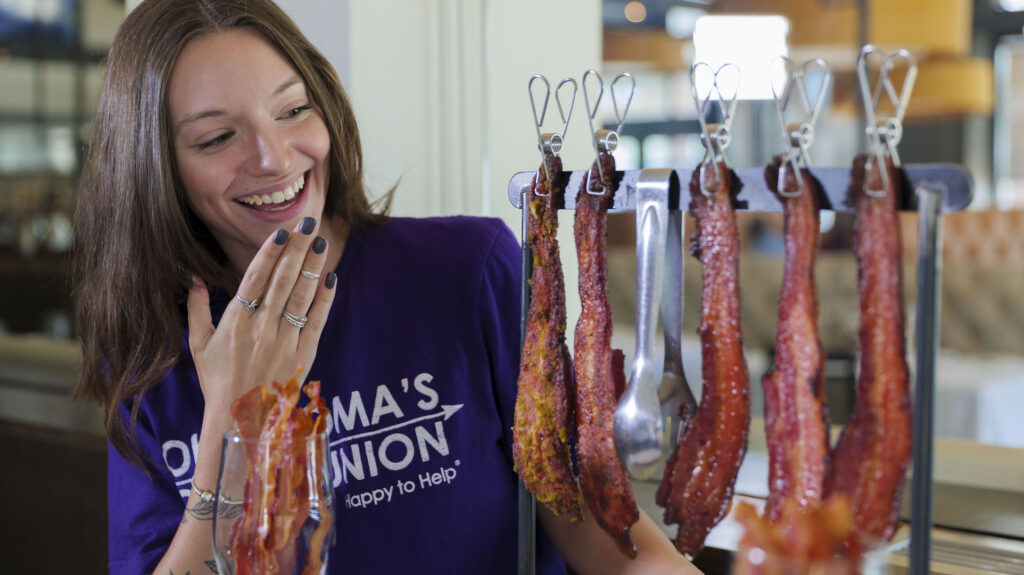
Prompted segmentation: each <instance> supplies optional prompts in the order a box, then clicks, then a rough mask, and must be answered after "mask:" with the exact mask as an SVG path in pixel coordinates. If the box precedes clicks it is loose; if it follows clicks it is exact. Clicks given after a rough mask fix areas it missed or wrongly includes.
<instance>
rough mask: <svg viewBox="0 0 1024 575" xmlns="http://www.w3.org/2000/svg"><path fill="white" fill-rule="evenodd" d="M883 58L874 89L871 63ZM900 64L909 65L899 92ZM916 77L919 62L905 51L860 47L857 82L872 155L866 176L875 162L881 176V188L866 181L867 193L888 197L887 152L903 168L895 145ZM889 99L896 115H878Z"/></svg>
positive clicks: (869, 45)
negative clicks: (896, 74)
mask: <svg viewBox="0 0 1024 575" xmlns="http://www.w3.org/2000/svg"><path fill="white" fill-rule="evenodd" d="M872 56H874V58H872ZM879 58H881V65H880V66H879V70H878V82H877V83H876V84H875V86H874V87H872V86H871V80H870V78H869V76H868V64H869V60H871V59H874V60H877V59H879ZM900 63H905V64H906V69H907V72H906V75H905V76H904V77H903V85H902V86H901V87H900V89H899V90H897V89H896V86H895V85H894V84H893V71H894V70H896V69H897V67H898V65H899V64H900ZM916 77H917V60H915V59H914V56H913V55H911V54H910V52H908V51H906V50H898V51H896V52H893V53H892V54H889V53H887V52H885V51H884V50H882V49H881V48H879V47H877V46H873V45H871V44H868V45H867V46H864V47H863V48H861V51H860V54H859V55H858V56H857V81H858V84H860V93H861V98H862V100H863V101H864V113H865V117H866V119H867V126H866V127H865V133H866V134H867V135H868V138H869V139H870V146H871V155H872V156H873V157H869V158H868V160H867V162H866V163H865V165H864V169H865V173H868V174H870V173H871V167H872V162H873V161H877V162H878V165H879V170H878V172H879V175H880V176H881V181H882V188H881V189H873V188H872V187H871V186H870V185H869V183H868V180H869V178H867V177H865V178H864V193H866V194H867V195H869V196H871V197H874V198H880V197H883V196H885V190H886V189H887V188H888V187H889V174H888V170H886V169H885V156H886V154H887V153H888V155H889V157H890V158H892V163H893V166H896V167H899V166H900V157H899V154H898V153H897V151H896V146H897V145H898V144H899V143H900V140H901V139H902V138H903V115H904V114H905V113H906V111H907V104H909V102H910V93H911V91H912V90H913V89H914V79H915V78H916ZM883 93H884V94H885V95H886V96H888V98H889V103H890V104H892V107H893V109H894V113H893V115H892V116H879V115H878V113H877V112H878V105H879V103H880V102H881V100H882V94H883Z"/></svg>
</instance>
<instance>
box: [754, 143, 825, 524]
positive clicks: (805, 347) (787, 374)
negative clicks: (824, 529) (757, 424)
mask: <svg viewBox="0 0 1024 575" xmlns="http://www.w3.org/2000/svg"><path fill="white" fill-rule="evenodd" d="M784 166H785V167H788V165H786V164H783V163H782V162H781V161H780V159H778V158H777V159H776V160H775V162H774V163H773V164H772V165H770V166H768V168H767V169H765V180H766V181H767V183H768V186H769V188H771V189H772V190H778V181H779V170H780V168H781V167H784ZM786 172H787V173H786V174H785V177H786V184H787V186H789V188H787V189H794V188H795V189H798V190H799V195H798V196H796V197H786V196H783V195H781V194H780V195H779V196H778V197H779V200H780V201H781V202H782V205H783V212H784V216H783V217H784V221H785V246H786V265H785V268H784V270H783V276H782V291H781V293H780V295H779V323H778V327H777V333H776V337H775V350H776V351H775V364H774V365H773V366H772V368H771V369H770V370H769V371H768V373H767V374H765V376H764V378H763V379H762V380H761V385H762V386H763V388H764V402H765V413H764V427H765V435H766V437H767V440H768V461H769V465H768V487H769V490H768V503H767V505H766V507H765V516H766V517H767V518H768V520H769V521H776V520H778V519H780V518H781V515H782V511H783V509H784V508H785V507H786V506H787V505H788V504H789V502H793V503H795V505H796V508H797V509H798V510H801V511H810V510H811V509H813V508H815V507H817V506H819V505H820V504H821V497H822V490H823V482H824V480H825V462H826V460H827V459H828V450H829V442H828V422H827V417H826V412H825V386H824V382H823V379H822V375H823V373H824V367H825V362H824V354H823V353H822V346H821V338H820V336H819V334H818V294H817V292H816V291H815V288H814V260H815V255H816V253H817V248H818V236H819V233H820V231H819V230H820V223H819V219H818V193H817V192H818V190H817V186H816V184H815V182H814V178H813V177H812V176H811V175H810V174H809V173H808V172H807V171H806V170H804V171H802V172H801V175H802V178H801V182H800V183H799V185H797V182H796V178H795V175H794V174H793V173H792V171H789V170H786ZM776 193H777V192H776Z"/></svg>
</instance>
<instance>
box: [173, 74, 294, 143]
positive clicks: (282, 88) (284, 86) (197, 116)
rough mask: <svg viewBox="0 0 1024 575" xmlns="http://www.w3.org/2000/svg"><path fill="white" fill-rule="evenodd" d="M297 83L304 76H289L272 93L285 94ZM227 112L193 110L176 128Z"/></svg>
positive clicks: (276, 94)
mask: <svg viewBox="0 0 1024 575" xmlns="http://www.w3.org/2000/svg"><path fill="white" fill-rule="evenodd" d="M296 84H302V78H300V77H298V76H292V77H290V78H288V79H287V80H285V81H284V82H281V84H280V85H279V86H278V87H277V88H276V89H274V92H273V94H272V95H273V96H280V95H281V94H283V93H284V92H286V91H287V90H288V89H289V88H291V87H292V86H295V85H296ZM225 114H227V112H225V111H224V110H220V109H211V110H200V111H198V112H193V113H191V114H189V115H187V116H185V117H184V118H182V119H181V120H180V121H179V122H178V123H177V124H175V125H174V129H175V131H177V130H180V129H181V127H182V126H184V125H185V124H188V123H190V122H197V121H199V120H202V119H205V118H215V117H217V116H223V115H225Z"/></svg>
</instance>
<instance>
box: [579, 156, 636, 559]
mask: <svg viewBox="0 0 1024 575" xmlns="http://www.w3.org/2000/svg"><path fill="white" fill-rule="evenodd" d="M597 161H599V162H601V169H602V170H603V172H604V176H605V179H604V180H603V181H602V179H601V177H600V176H599V172H598V169H597V162H596V161H595V163H594V166H593V167H591V168H590V176H591V177H590V178H589V179H590V186H591V191H593V192H596V193H599V194H601V195H594V194H590V193H587V180H588V179H587V178H584V180H583V182H582V183H581V185H580V190H579V194H578V195H577V196H576V219H575V226H574V232H575V236H576V253H577V255H578V258H579V266H580V279H579V281H580V302H581V304H582V311H581V313H580V318H579V321H578V322H577V323H576V332H575V340H576V341H575V348H574V349H575V353H576V361H575V364H574V367H575V375H576V461H577V465H578V466H579V473H580V490H581V491H582V493H583V501H584V502H585V503H586V504H587V508H588V509H590V513H591V514H592V515H593V516H594V519H595V520H596V521H597V524H598V525H600V526H601V528H602V529H604V530H605V532H607V533H608V534H609V535H611V537H612V539H613V540H614V541H615V545H616V546H617V547H618V548H619V551H621V552H622V553H623V554H624V555H626V556H627V557H630V558H636V542H635V541H634V540H633V533H632V531H631V530H630V526H631V525H633V524H634V523H636V522H637V520H638V519H640V511H639V510H638V509H637V506H636V501H635V500H634V498H633V488H632V487H631V486H630V483H629V476H628V474H627V473H626V470H625V468H624V467H623V466H622V463H621V462H620V461H619V456H618V455H617V454H616V453H615V442H614V440H613V437H614V426H615V408H616V405H617V404H618V396H619V392H618V391H617V390H616V385H617V383H616V382H617V380H618V381H622V382H623V385H624V382H625V379H626V376H625V372H624V371H623V359H622V351H621V350H612V345H611V344H612V306H611V304H610V303H609V302H608V266H607V259H606V257H607V256H606V239H607V214H608V206H609V205H610V204H611V199H612V194H613V190H614V187H613V185H612V181H611V178H612V175H613V174H614V173H615V160H614V158H612V156H611V154H607V153H603V154H601V155H600V156H599V157H598V160H597ZM616 354H617V356H616ZM616 363H617V364H618V365H616Z"/></svg>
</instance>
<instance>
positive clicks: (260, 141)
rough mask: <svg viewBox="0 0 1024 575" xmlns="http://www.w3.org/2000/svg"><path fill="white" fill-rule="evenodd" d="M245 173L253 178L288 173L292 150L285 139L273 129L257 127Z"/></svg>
mask: <svg viewBox="0 0 1024 575" xmlns="http://www.w3.org/2000/svg"><path fill="white" fill-rule="evenodd" d="M250 146H251V155H250V157H249V161H248V163H247V166H246V168H247V171H248V172H249V173H250V174H252V175H255V176H264V175H275V174H283V173H286V172H287V171H288V168H289V166H290V165H291V160H292V150H291V147H290V146H289V145H288V142H287V141H286V139H285V138H284V137H283V136H282V135H281V134H278V133H277V132H275V131H274V129H273V127H270V126H262V127H258V128H257V129H256V130H255V131H254V132H253V137H252V142H251V143H250Z"/></svg>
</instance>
